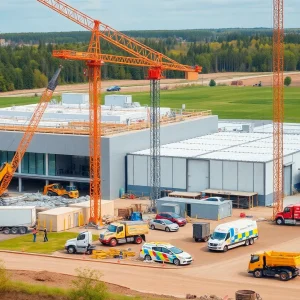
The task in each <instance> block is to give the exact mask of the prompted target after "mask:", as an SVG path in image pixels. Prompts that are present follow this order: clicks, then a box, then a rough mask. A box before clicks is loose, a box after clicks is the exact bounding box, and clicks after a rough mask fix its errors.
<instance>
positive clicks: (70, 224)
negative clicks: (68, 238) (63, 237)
mask: <svg viewBox="0 0 300 300" xmlns="http://www.w3.org/2000/svg"><path fill="white" fill-rule="evenodd" d="M81 214H83V212H82V208H79V207H58V208H54V209H50V210H47V211H44V212H40V213H38V220H39V225H40V228H43V227H46V228H47V230H48V231H54V232H59V231H64V230H67V229H71V228H74V227H78V226H79V224H80V215H81Z"/></svg>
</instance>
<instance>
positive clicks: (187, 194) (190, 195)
mask: <svg viewBox="0 0 300 300" xmlns="http://www.w3.org/2000/svg"><path fill="white" fill-rule="evenodd" d="M172 196H173V197H188V198H196V197H199V196H201V193H192V192H176V191H175V192H172V193H170V194H169V197H172Z"/></svg>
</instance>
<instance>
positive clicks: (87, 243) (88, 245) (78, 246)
mask: <svg viewBox="0 0 300 300" xmlns="http://www.w3.org/2000/svg"><path fill="white" fill-rule="evenodd" d="M92 243H93V235H92V233H91V232H89V231H85V232H81V233H80V234H79V235H78V236H77V238H75V239H70V240H67V241H66V244H65V249H66V250H67V252H68V253H69V254H75V253H87V254H92V252H93V250H94V249H95V246H93V245H92Z"/></svg>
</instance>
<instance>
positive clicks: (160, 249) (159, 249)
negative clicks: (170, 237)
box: [152, 247, 162, 252]
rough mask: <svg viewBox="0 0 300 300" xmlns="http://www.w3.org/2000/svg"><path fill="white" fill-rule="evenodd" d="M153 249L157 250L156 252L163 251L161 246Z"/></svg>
mask: <svg viewBox="0 0 300 300" xmlns="http://www.w3.org/2000/svg"><path fill="white" fill-rule="evenodd" d="M152 249H153V251H156V252H161V251H162V248H161V247H153V248H152Z"/></svg>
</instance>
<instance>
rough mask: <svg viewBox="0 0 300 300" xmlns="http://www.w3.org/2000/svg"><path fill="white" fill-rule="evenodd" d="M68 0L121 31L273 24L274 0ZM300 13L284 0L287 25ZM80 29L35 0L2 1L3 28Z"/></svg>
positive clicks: (294, 0)
mask: <svg viewBox="0 0 300 300" xmlns="http://www.w3.org/2000/svg"><path fill="white" fill-rule="evenodd" d="M41 1H42V0H41ZM47 1H48V2H51V1H55V0H47ZM64 1H65V2H66V3H67V4H69V5H71V6H73V7H75V8H77V9H79V10H80V11H82V12H84V13H85V14H87V15H89V16H90V17H92V18H93V19H98V20H100V21H101V22H103V23H105V24H107V25H110V26H111V27H113V28H114V29H117V30H147V29H149V30H151V29H162V30H163V29H202V28H236V27H239V28H253V27H272V16H273V15H272V3H273V0H148V1H145V0H64ZM297 4H298V5H297ZM299 16H300V5H299V0H285V24H284V25H285V27H286V28H300V18H299ZM80 30H83V29H82V28H81V27H80V26H79V25H77V24H75V23H73V22H71V21H70V20H67V19H65V18H64V17H63V16H60V15H59V14H58V13H56V12H54V11H52V10H50V9H49V8H47V7H46V6H44V5H43V4H41V3H39V2H38V1H37V0H0V33H7V32H53V31H80Z"/></svg>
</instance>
